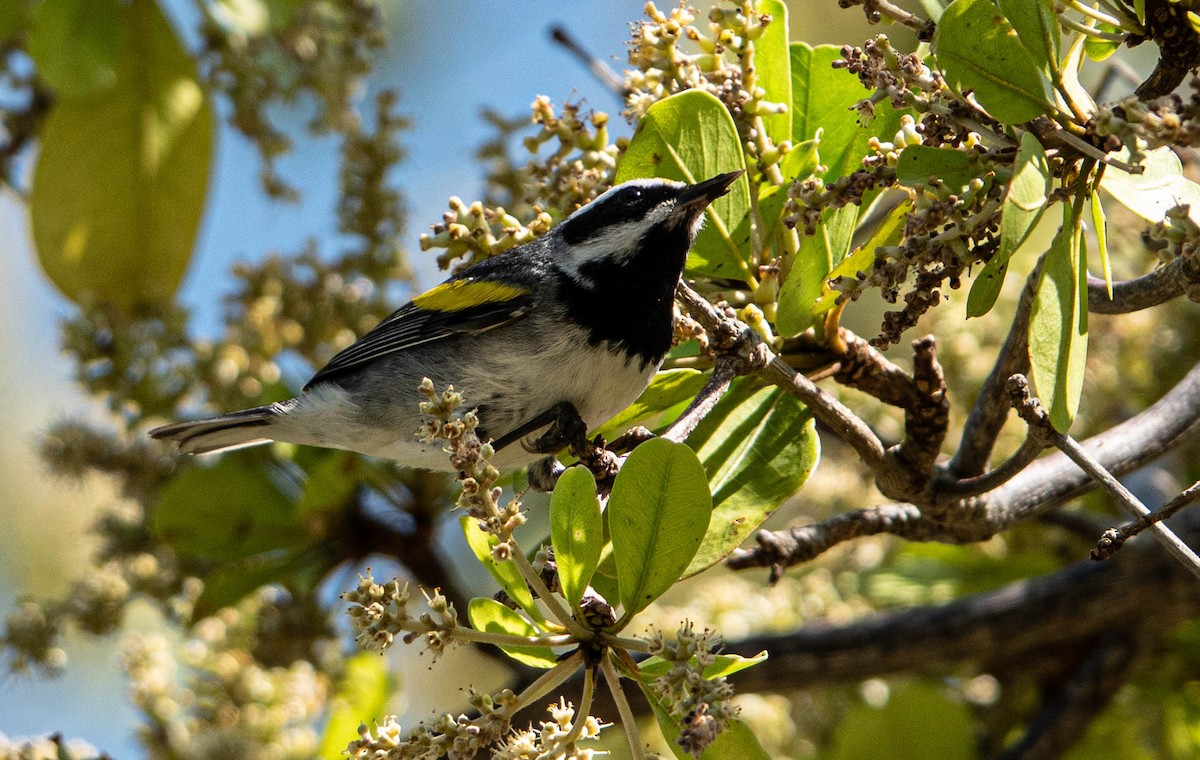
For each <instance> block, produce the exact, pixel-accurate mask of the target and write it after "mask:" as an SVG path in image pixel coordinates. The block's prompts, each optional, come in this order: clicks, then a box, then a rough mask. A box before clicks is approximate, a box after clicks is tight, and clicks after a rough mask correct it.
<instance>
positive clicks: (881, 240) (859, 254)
mask: <svg viewBox="0 0 1200 760" xmlns="http://www.w3.org/2000/svg"><path fill="white" fill-rule="evenodd" d="M911 208H912V202H911V201H907V200H906V201H904V202H903V203H901V204H900V205H898V206H896V208H894V209H892V210H891V211H890V212H889V213H888V215H887V216H885V217H884V218H883V221H882V222H880V223H879V226H878V227H877V228H876V229H875V232H874V233H872V234H871V237H870V238H869V239H868V240H867V242H865V243H863V244H862V245H861V246H859V247H858V250H856V251H855V252H854V253H852V254H850V255H849V256H847V257H846V258H844V259H842V263H840V264H838V265H837V266H836V267H834V269H833V271H832V272H830V273H829V275H828V276H827V277H825V279H824V280H822V281H821V297H820V298H818V299H817V303H816V305H815V306H814V307H813V311H812V313H813V314H814V315H819V314H824V313H825V312H827V311H829V310H830V309H832V308H833V307H834V305H835V304H836V303H837V297H838V294H839V291H837V290H834V289H833V287H831V286H830V285H829V283H830V281H836V280H837V279H839V278H841V277H854V276H855V275H857V274H858V273H859V272H866V271H869V270H870V268H871V267H872V266H873V265H874V262H875V249H877V248H879V247H880V246H887V245H896V244H897V243H899V242H900V239H901V238H902V237H903V236H904V224H905V222H907V221H908V213H909V210H910V209H911Z"/></svg>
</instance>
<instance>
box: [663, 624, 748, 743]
mask: <svg viewBox="0 0 1200 760" xmlns="http://www.w3.org/2000/svg"><path fill="white" fill-rule="evenodd" d="M649 643H650V650H649V651H650V654H652V655H657V656H659V657H661V658H663V659H664V660H666V661H668V662H670V663H672V664H671V669H670V670H669V671H668V672H667V673H666V675H662V676H659V677H658V678H657V679H655V681H654V683H653V684H651V686H650V689H651V691H653V692H654V693H655V694H656V695H657V696H658V697H659V698H660V699H661V700H662V701H663V703H664V704H665V705H666V708H667V710H668V711H669V712H670V713H671V715H672V716H673V717H675V718H676V719H678V720H679V721H680V722H681V724H682V726H683V731H682V732H681V733H680V735H679V737H678V738H677V739H676V742H677V743H678V744H679V746H680V747H682V748H683V749H684V751H686V752H688V753H690V754H692V755H695V756H697V757H698V756H699V755H700V753H702V752H703V751H704V748H705V747H707V746H708V745H709V744H710V743H712V741H713V739H715V738H716V737H717V734H719V733H720V732H721V731H722V729H724V727H725V721H727V720H729V719H731V718H736V717H737V713H738V708H737V706H736V705H735V704H734V703H733V701H732V700H733V696H734V694H733V686H731V685H730V684H729V682H728V681H727V680H726V679H725V677H724V676H717V677H715V678H705V677H704V670H705V668H707V667H709V666H710V665H712V664H713V663H714V662H716V657H717V654H718V653H719V652H720V650H721V645H722V642H721V636H720V634H718V633H717V632H715V631H712V630H709V629H707V628H706V629H704V630H703V631H701V632H699V633H697V632H696V630H695V628H694V627H693V625H692V624H691V623H690V622H686V623H684V624H683V625H681V626H680V627H679V630H678V631H677V632H676V634H675V640H674V641H668V640H667V639H666V638H664V637H663V636H662V634H661V633H659V632H656V633H655V634H654V635H653V636H652V637H651V638H650V642H649Z"/></svg>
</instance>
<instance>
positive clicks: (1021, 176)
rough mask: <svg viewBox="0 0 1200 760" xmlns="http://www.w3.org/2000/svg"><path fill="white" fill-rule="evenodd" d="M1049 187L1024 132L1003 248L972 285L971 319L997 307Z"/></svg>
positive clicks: (1040, 157) (1005, 213)
mask: <svg viewBox="0 0 1200 760" xmlns="http://www.w3.org/2000/svg"><path fill="white" fill-rule="evenodd" d="M905 152H907V150H906V151H905ZM1050 184H1051V183H1050V167H1049V165H1048V164H1047V162H1046V152H1045V151H1044V150H1043V149H1042V144H1041V143H1040V142H1038V139H1037V138H1036V137H1034V136H1033V135H1032V134H1030V133H1029V132H1022V133H1021V148H1020V150H1019V151H1018V152H1017V157H1016V160H1015V161H1014V162H1013V175H1012V179H1011V180H1009V185H1008V194H1007V195H1006V196H1005V197H1004V205H1003V206H1002V207H1001V211H1000V247H999V248H998V249H997V251H996V253H995V254H994V255H993V256H992V258H991V259H990V260H989V261H988V262H987V264H986V265H984V267H983V270H982V271H981V272H980V273H979V276H978V277H976V278H975V282H974V283H973V284H972V285H971V293H970V295H969V296H968V297H967V316H968V317H979V316H983V315H984V314H987V313H988V312H989V311H991V310H992V307H993V306H994V305H995V304H996V298H997V297H999V295H1000V288H1001V286H1002V285H1003V284H1004V274H1005V273H1006V272H1007V271H1008V260H1009V259H1010V258H1011V257H1012V254H1013V252H1014V251H1016V250H1017V248H1019V247H1020V245H1021V244H1022V243H1024V242H1025V240H1026V239H1027V238H1028V237H1029V233H1030V232H1032V231H1033V228H1034V226H1035V225H1036V224H1037V222H1038V220H1039V219H1041V218H1042V212H1043V211H1045V210H1046V199H1047V198H1048V197H1049V195H1050Z"/></svg>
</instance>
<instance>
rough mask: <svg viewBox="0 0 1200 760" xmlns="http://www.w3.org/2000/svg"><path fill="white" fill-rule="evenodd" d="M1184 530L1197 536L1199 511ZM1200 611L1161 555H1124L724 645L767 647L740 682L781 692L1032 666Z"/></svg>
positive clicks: (1197, 594) (738, 650)
mask: <svg viewBox="0 0 1200 760" xmlns="http://www.w3.org/2000/svg"><path fill="white" fill-rule="evenodd" d="M1185 516H1186V517H1189V518H1193V519H1191V520H1189V521H1188V522H1187V524H1186V525H1185V526H1181V527H1180V530H1181V532H1183V533H1184V535H1187V536H1189V537H1190V538H1192V539H1193V540H1194V539H1195V538H1196V537H1197V535H1198V534H1200V516H1193V515H1192V514H1190V513H1188V514H1187V515H1185ZM1197 614H1200V584H1197V583H1196V582H1195V579H1194V578H1192V577H1191V576H1190V575H1189V574H1187V573H1185V572H1183V570H1182V568H1180V567H1179V566H1178V565H1177V564H1176V563H1174V562H1173V561H1171V560H1170V558H1168V557H1165V556H1163V555H1162V553H1161V552H1144V551H1136V552H1126V553H1122V554H1121V555H1119V556H1118V557H1117V558H1116V559H1115V560H1114V561H1113V562H1105V563H1097V562H1091V561H1080V562H1076V563H1074V564H1072V565H1070V566H1068V567H1066V568H1064V569H1063V570H1060V571H1058V572H1056V573H1052V574H1050V575H1046V576H1043V577H1039V578H1030V579H1026V580H1022V581H1018V582H1016V583H1012V584H1009V585H1008V586H1005V587H1004V588H1001V589H998V590H996V591H990V592H987V593H983V594H975V595H972V596H968V597H964V598H962V599H957V600H955V601H953V602H949V603H947V604H942V605H932V606H925V607H918V608H914V609H906V610H898V611H888V612H877V613H875V614H872V615H870V616H868V617H866V618H863V619H861V620H858V621H855V622H853V623H850V624H847V625H842V626H835V625H830V624H827V623H813V624H810V625H806V626H804V627H803V628H801V629H799V630H797V631H792V632H788V633H783V634H770V635H762V636H753V637H750V638H747V639H743V640H741V641H738V642H731V643H729V644H728V646H727V647H726V648H727V650H728V651H729V652H731V653H734V654H741V655H744V656H750V655H753V654H755V653H757V652H760V651H762V650H763V649H766V650H768V651H770V653H771V667H770V668H750V669H749V670H747V671H744V672H743V673H741V674H739V678H738V688H739V689H745V690H777V689H779V688H780V685H781V684H784V685H786V688H789V689H792V688H798V687H803V686H808V685H812V684H817V683H836V682H844V681H854V680H859V679H863V678H870V677H874V676H882V675H887V674H894V673H924V674H944V673H945V672H946V671H948V670H951V669H954V668H961V667H962V665H963V664H964V663H974V664H976V665H977V666H978V667H979V668H981V669H983V670H991V671H996V670H1003V669H1013V670H1016V671H1028V670H1030V669H1033V667H1034V663H1035V661H1036V660H1042V659H1050V660H1058V658H1060V657H1062V656H1064V655H1065V654H1067V653H1072V652H1077V651H1078V647H1079V646H1080V643H1081V642H1085V641H1095V640H1097V639H1098V638H1100V637H1101V636H1103V635H1104V634H1106V633H1109V632H1112V631H1120V630H1132V629H1133V628H1137V629H1139V630H1141V631H1147V632H1149V633H1151V634H1159V635H1161V634H1165V633H1166V632H1167V631H1169V630H1170V628H1171V627H1172V626H1173V625H1175V624H1176V623H1178V622H1181V621H1183V620H1186V619H1188V618H1190V617H1193V616H1195V615H1197Z"/></svg>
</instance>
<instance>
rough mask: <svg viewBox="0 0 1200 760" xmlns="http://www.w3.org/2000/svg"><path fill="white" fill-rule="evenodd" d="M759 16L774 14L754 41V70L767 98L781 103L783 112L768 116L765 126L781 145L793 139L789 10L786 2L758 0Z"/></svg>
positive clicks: (768, 132) (777, 143)
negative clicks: (783, 108)
mask: <svg viewBox="0 0 1200 760" xmlns="http://www.w3.org/2000/svg"><path fill="white" fill-rule="evenodd" d="M755 10H756V11H757V12H758V13H760V14H761V13H768V14H770V15H771V23H770V24H769V25H767V28H766V29H765V30H764V31H763V33H762V36H761V37H759V38H758V39H757V40H755V41H754V71H755V72H756V73H757V74H758V86H759V87H761V88H763V90H764V91H765V92H766V97H765V99H766V100H768V101H770V102H772V103H781V104H783V106H784V107H785V109H786V110H784V112H783V113H776V114H764V115H763V116H762V122H763V126H764V127H766V129H767V136H768V137H770V138H771V142H773V143H775V144H776V145H779V144H780V143H782V142H783V141H784V140H790V139H792V63H791V56H790V54H789V52H788V9H787V6H786V5H784V4H783V0H758V3H757V4H756V6H755Z"/></svg>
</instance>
